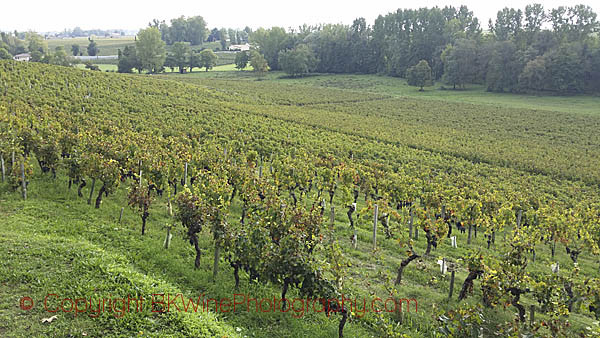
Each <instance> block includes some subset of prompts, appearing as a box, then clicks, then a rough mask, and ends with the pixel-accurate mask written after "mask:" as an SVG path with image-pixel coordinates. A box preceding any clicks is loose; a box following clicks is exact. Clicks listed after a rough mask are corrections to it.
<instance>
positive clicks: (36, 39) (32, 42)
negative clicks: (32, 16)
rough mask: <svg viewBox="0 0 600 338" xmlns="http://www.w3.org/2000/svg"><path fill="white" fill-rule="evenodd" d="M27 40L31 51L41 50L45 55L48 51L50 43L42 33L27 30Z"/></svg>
mask: <svg viewBox="0 0 600 338" xmlns="http://www.w3.org/2000/svg"><path fill="white" fill-rule="evenodd" d="M25 42H26V44H27V49H28V50H29V53H33V52H39V53H41V54H42V56H43V55H44V54H46V53H47V52H48V44H47V43H46V41H45V40H44V38H43V37H42V36H41V35H39V34H37V33H35V32H27V33H26V34H25Z"/></svg>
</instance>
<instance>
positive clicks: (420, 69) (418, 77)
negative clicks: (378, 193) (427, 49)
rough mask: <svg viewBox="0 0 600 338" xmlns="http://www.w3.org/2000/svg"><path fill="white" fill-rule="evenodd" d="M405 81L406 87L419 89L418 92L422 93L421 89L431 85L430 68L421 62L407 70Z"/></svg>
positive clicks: (424, 62)
mask: <svg viewBox="0 0 600 338" xmlns="http://www.w3.org/2000/svg"><path fill="white" fill-rule="evenodd" d="M406 79H407V82H408V85H410V86H415V87H420V89H419V91H423V87H425V86H432V85H433V80H432V77H431V67H429V64H428V63H427V61H426V60H421V61H419V63H418V64H416V65H415V66H412V67H410V68H408V70H407V77H406Z"/></svg>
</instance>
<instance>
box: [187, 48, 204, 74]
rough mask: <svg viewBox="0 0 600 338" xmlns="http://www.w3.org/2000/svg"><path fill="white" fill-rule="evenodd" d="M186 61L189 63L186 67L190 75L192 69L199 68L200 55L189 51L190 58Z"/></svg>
mask: <svg viewBox="0 0 600 338" xmlns="http://www.w3.org/2000/svg"><path fill="white" fill-rule="evenodd" d="M188 61H189V64H188V66H189V67H190V73H191V72H192V70H194V68H196V67H200V66H201V60H200V53H197V52H195V51H190V58H189V60H188Z"/></svg>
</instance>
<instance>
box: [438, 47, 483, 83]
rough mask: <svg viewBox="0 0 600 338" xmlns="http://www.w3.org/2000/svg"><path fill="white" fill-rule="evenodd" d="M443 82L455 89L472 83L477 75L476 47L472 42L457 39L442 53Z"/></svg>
mask: <svg viewBox="0 0 600 338" xmlns="http://www.w3.org/2000/svg"><path fill="white" fill-rule="evenodd" d="M441 59H442V61H443V63H444V76H443V81H444V82H445V83H446V84H449V85H452V86H453V88H456V86H457V85H458V86H459V87H461V88H464V87H465V84H467V83H473V82H474V81H475V77H476V75H477V65H476V63H477V46H476V44H475V42H474V41H473V40H467V39H458V40H456V42H455V43H454V45H453V46H452V45H448V47H446V49H445V50H444V52H443V53H442V56H441Z"/></svg>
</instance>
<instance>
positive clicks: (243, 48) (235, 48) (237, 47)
mask: <svg viewBox="0 0 600 338" xmlns="http://www.w3.org/2000/svg"><path fill="white" fill-rule="evenodd" d="M229 50H230V51H240V52H244V51H248V50H250V44H248V43H246V44H243V45H231V46H229Z"/></svg>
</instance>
